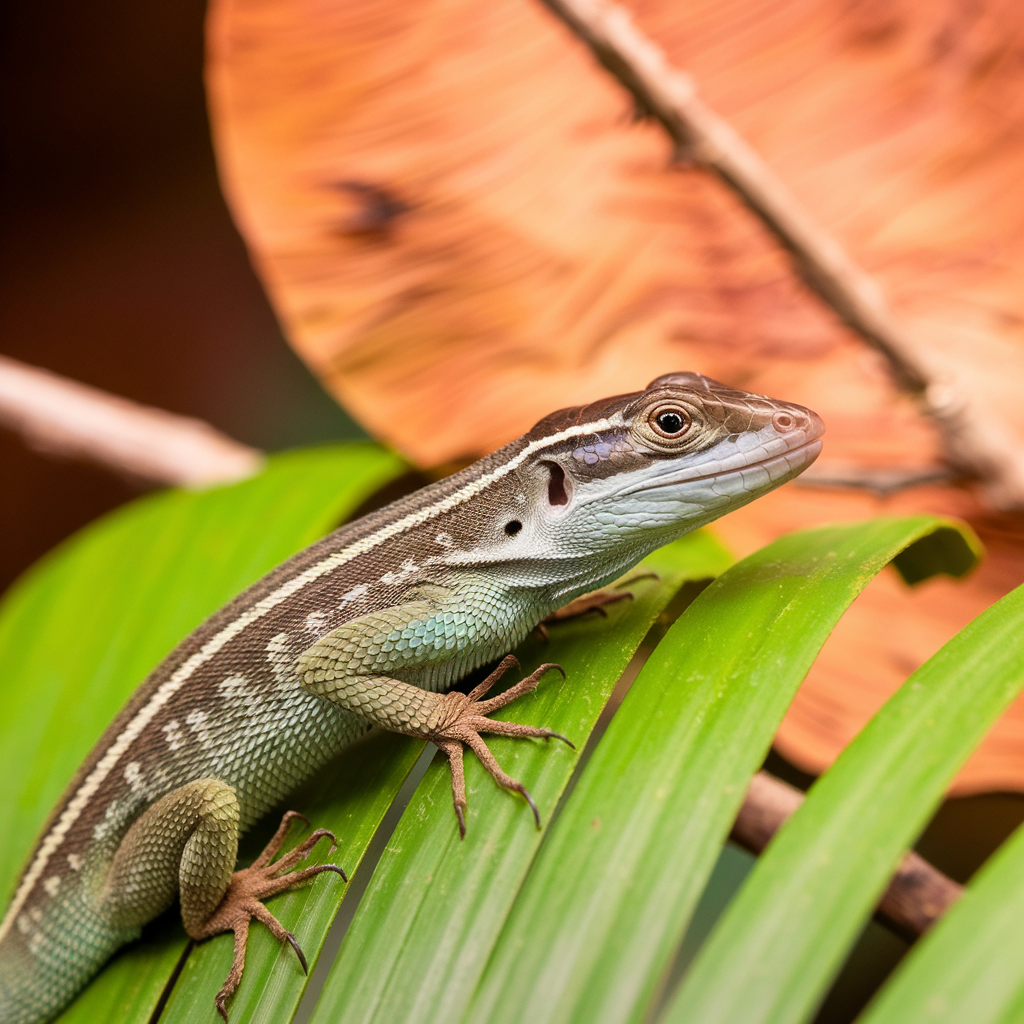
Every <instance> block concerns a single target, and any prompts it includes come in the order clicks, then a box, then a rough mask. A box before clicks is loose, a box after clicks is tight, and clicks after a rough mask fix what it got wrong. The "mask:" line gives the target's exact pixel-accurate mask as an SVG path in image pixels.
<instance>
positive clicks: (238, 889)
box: [100, 779, 347, 1021]
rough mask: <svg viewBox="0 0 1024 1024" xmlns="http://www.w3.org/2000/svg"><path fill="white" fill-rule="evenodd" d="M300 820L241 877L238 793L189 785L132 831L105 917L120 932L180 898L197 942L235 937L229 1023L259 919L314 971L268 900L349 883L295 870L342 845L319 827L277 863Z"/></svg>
mask: <svg viewBox="0 0 1024 1024" xmlns="http://www.w3.org/2000/svg"><path fill="white" fill-rule="evenodd" d="M296 817H299V818H301V817H302V815H300V814H298V813H297V812H295V811H289V812H288V813H287V814H285V816H284V819H283V820H282V822H281V825H280V827H279V828H278V830H277V833H276V834H275V835H274V837H273V838H272V839H271V840H270V842H269V843H268V844H267V846H266V848H265V849H264V850H263V852H262V853H261V854H260V856H259V857H257V858H256V860H255V861H254V862H253V863H252V864H251V865H250V866H249V867H248V868H243V869H242V870H240V871H235V870H234V868H235V860H236V859H237V856H238V821H239V808H238V800H237V798H236V796H235V791H234V789H233V788H232V787H231V786H229V785H228V784H227V783H225V782H222V781H220V780H218V779H199V780H197V781H195V782H191V783H188V784H186V785H184V786H181V787H179V788H178V789H175V790H173V791H172V792H170V793H168V794H167V795H166V796H164V797H162V798H161V799H160V800H158V801H157V802H156V803H155V804H153V806H152V807H150V808H149V809H148V810H147V811H146V812H145V813H144V814H143V815H142V816H141V817H140V818H139V819H138V821H136V822H135V823H134V824H133V825H132V827H131V828H130V829H129V830H128V832H127V834H126V835H125V837H124V839H123V840H122V841H121V843H120V845H119V846H118V848H117V852H116V854H115V855H114V860H113V863H112V865H111V868H110V871H109V873H108V875H107V879H106V883H105V885H104V887H103V893H102V897H101V905H100V911H101V913H102V914H103V915H104V916H105V917H107V919H108V920H109V921H110V922H111V923H112V924H113V925H114V926H116V927H133V926H137V925H141V924H144V923H145V922H147V921H149V920H152V918H154V917H155V916H156V915H157V914H159V913H160V912H161V911H163V910H165V909H166V908H167V907H169V906H170V905H171V903H172V902H173V900H174V897H175V895H178V896H179V897H180V900H181V917H182V921H183V923H184V925H185V931H187V932H188V934H189V935H190V936H191V937H192V938H193V939H197V940H198V939H206V938H209V937H211V936H213V935H217V934H219V933H221V932H225V931H232V932H234V935H235V951H234V958H233V962H232V965H231V970H230V972H229V973H228V976H227V978H226V979H225V981H224V985H223V986H222V987H221V990H220V992H218V993H217V998H216V1000H215V1004H216V1007H217V1012H218V1013H219V1014H220V1015H221V1016H222V1017H223V1018H224V1020H225V1021H227V1019H228V1016H227V1009H226V1004H227V1000H228V998H229V997H230V996H231V994H232V993H233V992H234V991H235V989H236V988H237V987H238V983H239V981H240V980H241V977H242V971H243V969H244V967H245V948H246V940H247V938H248V934H249V922H250V920H252V918H256V919H257V920H259V921H262V922H263V923H264V924H265V925H266V926H267V927H268V928H269V929H270V931H271V932H272V933H273V934H274V935H275V936H276V937H277V938H278V939H281V940H282V941H286V942H288V943H290V945H291V946H292V948H293V949H294V950H295V952H296V954H297V955H298V957H299V962H300V963H301V964H302V968H303V970H306V969H307V967H306V959H305V957H304V956H303V954H302V950H301V949H299V946H298V943H297V942H296V940H295V936H294V935H292V933H291V932H289V931H287V930H286V929H285V928H284V927H283V926H282V925H281V924H280V922H279V921H278V920H277V919H276V918H275V917H274V916H273V914H271V913H270V911H269V910H267V908H266V907H265V906H264V905H263V903H262V902H261V901H262V900H264V899H267V898H268V897H269V896H273V895H275V894H276V893H279V892H284V891H285V890H286V889H292V888H294V887H295V886H297V885H301V884H302V883H303V882H305V881H306V880H307V879H309V878H312V877H313V876H314V875H317V874H319V873H320V872H322V871H336V872H338V873H339V874H340V875H341V876H342V878H344V877H345V873H344V872H343V871H342V870H341V868H339V867H337V866H336V865H334V864H317V865H314V866H312V867H308V868H304V869H301V870H298V871H291V870H290V869H291V868H293V867H294V866H295V865H296V864H297V863H298V862H299V861H300V860H303V859H304V858H305V857H306V856H308V855H309V853H310V851H311V850H312V849H313V847H314V846H315V845H316V844H317V843H318V842H319V841H320V840H321V839H323V838H325V837H327V838H330V839H331V841H332V842H333V841H334V836H333V835H332V834H331V833H330V832H328V831H327V830H326V829H317V830H316V831H315V832H313V833H312V834H311V835H310V836H309V837H308V838H307V839H306V840H305V841H304V842H302V843H301V844H300V845H299V846H298V847H296V848H295V849H294V850H292V851H290V852H289V853H287V854H285V856H283V857H281V858H280V859H279V860H278V861H276V862H274V863H271V860H272V859H273V857H274V855H275V854H276V853H277V852H278V850H280V848H281V845H282V843H283V842H284V839H285V835H286V834H287V832H288V826H289V824H290V823H291V821H292V820H293V819H294V818H296ZM346 881H347V879H346Z"/></svg>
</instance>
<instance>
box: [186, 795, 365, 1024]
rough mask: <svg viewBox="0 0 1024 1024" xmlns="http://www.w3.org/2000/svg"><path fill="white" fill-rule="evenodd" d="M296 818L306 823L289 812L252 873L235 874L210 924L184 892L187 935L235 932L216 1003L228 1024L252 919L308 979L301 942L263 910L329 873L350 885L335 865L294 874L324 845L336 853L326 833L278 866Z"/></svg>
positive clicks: (251, 868)
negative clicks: (288, 950)
mask: <svg viewBox="0 0 1024 1024" xmlns="http://www.w3.org/2000/svg"><path fill="white" fill-rule="evenodd" d="M295 818H300V819H301V820H303V821H306V818H305V816H304V815H302V814H299V813H298V812H297V811H288V812H287V813H286V814H285V815H284V817H283V818H282V819H281V824H280V826H278V829H277V832H276V833H275V834H274V836H273V838H271V840H270V842H268V843H267V845H266V846H265V847H264V849H263V852H262V853H261V854H260V855H259V856H258V857H257V858H256V860H255V861H253V863H252V864H251V865H250V866H249V867H247V868H242V869H241V870H239V871H235V872H234V873H233V874H232V876H231V881H230V882H229V884H228V888H227V892H225V893H224V897H223V899H222V900H221V901H220V903H219V904H218V905H217V907H216V909H215V910H214V911H213V912H212V913H210V914H208V915H207V916H206V917H205V919H203V920H197V919H196V918H197V915H196V913H195V908H193V907H191V906H190V907H189V908H188V911H186V899H187V897H186V894H185V890H184V888H183V889H182V917H183V918H184V919H185V928H186V931H188V933H189V935H191V936H192V938H194V939H205V938H209V937H211V936H213V935H219V934H220V933H221V932H227V931H230V932H234V936H235V947H234V956H233V958H232V962H231V969H230V971H228V975H227V977H226V978H225V979H224V984H223V985H222V986H221V989H220V991H219V992H218V993H217V996H216V999H215V1000H214V1002H215V1005H216V1007H217V1012H218V1013H219V1014H220V1015H221V1017H223V1018H224V1020H225V1021H227V1019H228V1013H227V1001H228V999H230V998H231V996H232V995H233V993H234V991H235V989H236V988H238V983H239V982H240V981H241V979H242V972H243V971H244V969H245V950H246V944H247V941H248V937H249V922H250V921H251V920H252V919H253V918H255V919H256V920H257V921H261V922H262V923H263V924H265V925H266V926H267V928H268V929H270V932H271V934H272V935H273V936H274V937H275V938H277V939H279V940H280V941H281V942H287V943H288V944H289V945H290V946H291V947H292V949H294V950H295V954H296V956H297V957H298V958H299V963H300V964H301V965H302V970H303V971H304V972H305V973H307V974H308V973H309V967H308V965H307V963H306V958H305V956H304V955H303V952H302V949H301V948H300V947H299V943H298V940H297V939H296V938H295V936H294V935H293V934H292V933H291V932H290V931H288V929H287V928H285V927H284V926H283V925H282V924H281V923H280V921H278V920H277V918H276V917H274V915H273V914H272V913H271V912H270V911H269V910H268V909H267V908H266V907H265V906H264V905H263V902H262V901H263V900H265V899H267V898H269V897H270V896H274V895H276V894H277V893H279V892H285V891H286V890H288V889H294V888H296V887H297V886H299V885H302V883H303V882H306V881H308V880H309V879H310V878H313V877H314V876H316V875H319V874H320V873H321V872H324V871H334V872H337V873H338V874H339V875H341V877H342V878H343V879H344V880H345V881H346V882H347V881H348V877H347V876H346V875H345V872H344V871H343V870H342V869H341V868H340V867H338V866H337V865H336V864H315V865H313V866H311V867H308V868H301V869H299V870H297V871H293V870H291V869H292V868H294V867H295V865H296V864H298V863H299V862H300V861H302V860H304V859H305V858H306V857H308V856H309V854H310V853H311V852H312V850H313V848H314V847H315V846H316V845H317V843H319V842H320V840H321V839H325V838H327V839H330V840H331V844H332V845H331V849H332V851H333V849H334V843H335V838H334V834H333V833H332V832H329V831H328V830H327V829H324V828H319V829H317V830H316V831H314V832H313V833H311V834H310V835H309V836H308V837H307V838H306V839H305V840H303V842H301V843H300V844H299V845H298V846H296V847H295V849H294V850H291V851H290V852H288V853H286V854H285V855H284V856H282V857H280V858H279V859H278V860H276V861H274V859H273V858H274V856H275V855H276V854H277V853H278V851H279V850H280V849H281V846H282V844H283V843H284V840H285V836H286V835H287V834H288V829H289V826H290V825H291V823H292V821H293V820H294V819H295ZM307 824H308V822H307ZM183 867H184V864H183Z"/></svg>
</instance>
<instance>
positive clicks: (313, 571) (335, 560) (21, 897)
mask: <svg viewBox="0 0 1024 1024" xmlns="http://www.w3.org/2000/svg"><path fill="white" fill-rule="evenodd" d="M622 425H623V419H622V415H621V413H617V414H615V415H614V416H612V417H610V418H607V419H600V420H595V421H593V422H591V423H581V424H579V425H577V426H575V427H568V428H566V429H565V430H562V431H559V433H557V434H552V435H551V436H550V437H544V438H539V439H538V440H536V441H531V442H530V443H529V444H528V445H527V446H526V447H525V448H524V449H523V450H522V451H521V452H519V453H518V454H517V455H514V456H513V457H512V458H511V459H509V460H508V462H505V463H503V464H502V465H500V466H498V467H497V468H496V469H493V470H491V472H490V473H486V474H484V475H483V476H480V477H477V479H475V480H471V481H470V482H469V483H467V484H466V485H465V486H463V487H461V488H459V490H457V491H455V492H453V493H452V494H450V495H448V497H447V498H442V499H441V500H440V501H438V502H436V503H435V504H433V505H428V506H427V507H426V508H421V509H419V510H418V511H417V512H411V513H410V514H409V515H407V516H405V517H404V518H402V519H399V520H397V521H395V522H393V523H388V524H387V525H386V526H382V527H381V528H380V529H379V530H378V531H377V532H376V533H372V534H369V535H368V536H366V537H362V538H361V539H359V540H357V541H356V542H355V543H354V544H351V545H349V546H348V547H347V548H343V549H342V550H341V551H336V552H335V553H334V554H333V555H328V556H327V558H325V559H324V560H323V561H321V562H318V563H317V564H316V565H313V566H310V568H308V569H306V570H304V571H303V572H301V573H299V574H298V575H297V576H293V577H292V578H291V579H290V580H288V581H287V582H286V583H283V584H282V585H281V586H280V587H278V588H277V590H275V591H274V592H273V593H272V594H268V595H267V596H266V597H265V598H263V599H262V600H261V601H258V602H257V603H256V604H254V605H253V606H252V607H251V608H249V609H248V610H246V611H244V612H243V613H242V614H241V615H239V616H238V618H237V619H235V620H234V621H233V622H230V623H229V624H228V625H227V626H225V627H224V628H223V629H222V630H221V631H220V632H219V633H218V634H217V635H216V636H214V637H212V638H211V639H210V640H208V641H207V642H206V643H205V644H204V645H203V646H202V647H201V648H200V649H199V650H198V651H196V653H195V654H193V655H192V656H191V657H190V658H189V659H188V660H186V661H185V662H183V663H182V664H181V665H180V666H179V667H178V668H177V670H176V671H175V672H174V673H173V674H172V675H171V676H170V677H169V678H168V679H167V680H166V681H165V682H164V683H162V684H161V685H160V686H159V687H158V688H157V690H156V692H155V693H154V694H153V696H152V697H151V698H150V699H149V701H147V703H146V704H145V705H144V706H143V707H141V708H140V709H139V710H138V712H137V713H136V715H135V717H134V718H133V719H132V720H131V721H130V722H129V723H128V725H127V726H126V727H125V729H124V731H123V732H121V733H120V734H119V735H118V737H117V739H116V740H114V742H113V743H112V744H111V745H110V748H109V749H108V750H107V752H106V753H105V754H104V755H103V757H101V758H100V760H99V761H98V762H97V763H96V766H95V767H94V768H93V770H92V771H91V772H90V773H89V774H88V776H86V778H85V779H84V780H83V781H82V784H81V785H80V786H79V787H78V789H77V790H76V791H75V795H74V796H73V797H72V798H71V799H70V800H69V801H68V805H67V807H65V808H64V810H63V812H62V813H61V815H60V817H59V818H58V819H57V821H56V822H54V824H53V827H52V828H51V829H50V831H49V832H47V833H46V836H45V837H44V839H43V841H42V843H40V844H39V850H38V852H37V853H36V855H35V857H34V858H33V860H32V863H31V865H30V866H29V868H28V870H27V871H26V872H25V875H24V877H23V878H22V881H21V884H20V885H19V886H18V891H17V893H16V894H15V896H14V899H13V900H12V901H11V905H10V907H8V909H7V913H6V914H5V915H4V919H3V921H2V922H0V941H2V940H3V938H4V936H5V935H6V934H7V932H8V931H10V929H11V926H12V923H13V921H14V919H15V917H16V916H17V915H18V913H19V912H20V911H21V908H22V907H23V906H24V905H25V900H26V899H27V898H28V895H29V893H30V892H31V891H32V887H33V886H34V885H35V883H36V882H37V881H38V880H39V878H40V876H41V875H42V873H43V871H45V870H46V865H47V863H48V861H49V859H50V857H52V856H53V854H54V852H55V851H56V850H57V849H58V848H59V847H60V844H61V843H62V842H63V841H64V837H65V836H66V835H67V834H68V832H69V831H70V829H71V826H72V825H74V823H75V822H76V821H77V820H78V818H79V817H80V816H81V814H82V811H84V810H85V808H86V807H87V806H88V804H89V801H90V800H91V799H92V797H93V796H94V794H95V793H96V792H97V790H99V788H100V786H101V785H103V782H104V781H105V779H106V778H107V776H108V775H109V774H110V772H111V770H112V769H113V768H114V766H115V765H116V764H117V762H118V760H120V758H121V756H122V755H123V754H124V752H125V751H126V750H127V749H128V748H129V747H130V746H131V744H132V743H133V742H134V741H135V739H136V738H137V737H138V736H139V735H140V733H141V732H142V731H143V729H145V728H146V726H147V725H149V723H150V722H151V721H152V720H153V718H154V717H155V716H156V714H157V712H158V711H159V710H160V709H161V708H162V707H163V706H164V705H165V704H166V703H167V702H168V701H169V700H170V699H171V697H172V696H174V694H175V693H177V692H178V690H180V689H181V687H182V686H183V685H184V684H185V682H186V681H187V680H188V679H189V678H190V677H191V676H192V674H193V673H194V672H195V671H196V669H198V668H199V667H200V666H202V665H204V664H206V662H208V661H209V660H210V659H211V658H212V657H214V655H216V654H217V653H218V652H219V651H220V650H221V649H222V648H223V647H224V646H225V645H226V644H228V643H230V642H231V641H232V640H233V639H234V638H235V637H236V636H238V634H239V633H241V632H242V631H243V630H244V629H246V628H247V627H248V626H251V625H252V623H254V622H256V621H258V620H259V619H261V618H263V616H264V615H266V614H267V612H269V611H271V610H272V609H274V608H276V607H277V606H278V605H279V604H281V602H282V601H286V600H287V599H288V598H289V597H291V596H292V595H293V594H296V593H298V592H299V591H300V590H302V588H303V587H305V586H306V584H307V583H312V582H313V581H314V580H317V579H319V578H320V577H321V576H324V575H326V574H327V573H329V572H332V571H333V570H335V569H337V568H338V567H339V566H341V565H344V564H345V563H346V562H350V561H352V559H354V558H358V557H359V556H360V555H363V554H365V553H366V552H367V551H371V550H372V549H373V548H375V547H377V546H378V545H380V544H383V543H384V542H385V541H386V540H389V539H390V538H391V537H394V536H395V535H396V534H399V533H402V532H404V531H405V530H409V529H412V528H414V527H416V526H419V525H420V524H421V523H425V522H427V521H428V520H430V519H433V518H435V517H436V516H439V515H442V514H443V513H445V512H450V511H451V510H452V509H453V508H456V507H457V506H458V505H461V504H462V503H463V502H465V501H468V500H469V499H470V498H472V497H474V495H477V494H479V493H480V491H482V490H484V489H485V488H486V487H489V486H490V485H491V484H493V483H494V482H495V481H497V480H500V479H501V478H502V477H503V476H507V475H508V474H509V473H511V472H512V471H513V470H514V469H517V468H518V467H519V466H521V465H522V464H523V463H524V462H525V461H526V460H527V459H528V458H529V457H530V456H531V455H533V454H534V453H535V452H536V451H538V450H539V449H541V448H546V447H548V446H549V445H552V444H558V443H560V442H561V441H567V440H568V439H569V438H572V437H579V436H580V435H582V434H592V433H594V432H596V431H599V430H608V429H609V428H611V427H613V426H622Z"/></svg>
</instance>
